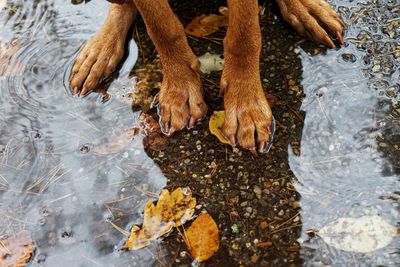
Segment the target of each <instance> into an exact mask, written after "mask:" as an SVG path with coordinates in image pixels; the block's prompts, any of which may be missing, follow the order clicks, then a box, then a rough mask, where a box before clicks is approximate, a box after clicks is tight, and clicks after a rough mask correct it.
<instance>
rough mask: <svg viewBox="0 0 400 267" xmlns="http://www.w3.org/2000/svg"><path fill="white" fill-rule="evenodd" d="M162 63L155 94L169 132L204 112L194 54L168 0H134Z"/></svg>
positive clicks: (204, 107)
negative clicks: (157, 91) (159, 79)
mask: <svg viewBox="0 0 400 267" xmlns="http://www.w3.org/2000/svg"><path fill="white" fill-rule="evenodd" d="M134 3H135V4H136V7H137V8H138V10H139V12H140V14H141V15H142V17H143V20H144V22H145V24H146V28H147V32H148V34H149V36H150V38H151V40H152V41H153V43H154V45H155V47H156V49H157V51H158V53H159V54H160V60H161V64H162V67H163V72H164V77H163V82H162V84H161V87H160V93H159V95H158V103H159V105H160V109H161V114H160V116H161V120H160V122H161V126H162V128H163V130H164V132H165V133H166V134H168V135H171V134H172V133H174V132H175V131H176V130H180V129H182V128H183V127H184V126H185V125H187V126H188V127H189V128H191V127H193V126H194V124H195V123H196V122H197V121H198V120H200V119H201V118H203V117H204V116H205V114H206V112H207V106H206V104H205V103H204V100H203V95H202V88H201V83H200V68H199V62H198V60H197V57H196V56H195V55H194V53H193V51H192V50H191V48H190V47H189V44H188V41H187V39H186V35H185V32H184V28H183V26H182V24H181V23H180V22H179V20H178V18H177V17H176V16H175V14H174V13H173V11H172V9H171V8H170V6H169V4H168V0H134Z"/></svg>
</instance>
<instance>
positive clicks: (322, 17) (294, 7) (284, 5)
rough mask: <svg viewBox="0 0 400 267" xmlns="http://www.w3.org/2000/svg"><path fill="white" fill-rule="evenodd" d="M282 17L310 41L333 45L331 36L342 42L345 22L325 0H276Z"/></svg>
mask: <svg viewBox="0 0 400 267" xmlns="http://www.w3.org/2000/svg"><path fill="white" fill-rule="evenodd" d="M277 2H278V5H279V7H280V10H281V14H282V17H283V18H284V20H285V21H286V22H287V23H289V24H290V25H291V26H292V27H293V28H295V30H296V31H297V32H298V33H299V34H301V35H303V36H305V37H307V38H308V39H311V40H312V41H314V42H316V43H319V44H325V45H327V46H329V47H332V48H333V47H335V45H334V43H333V41H332V39H331V37H333V38H336V39H337V40H338V42H339V43H340V44H343V37H342V34H343V30H344V28H345V26H346V24H345V23H344V22H343V20H342V19H341V18H340V17H339V15H338V14H337V13H336V12H335V10H333V8H332V7H331V6H330V5H329V4H328V3H327V2H326V1H325V0H277Z"/></svg>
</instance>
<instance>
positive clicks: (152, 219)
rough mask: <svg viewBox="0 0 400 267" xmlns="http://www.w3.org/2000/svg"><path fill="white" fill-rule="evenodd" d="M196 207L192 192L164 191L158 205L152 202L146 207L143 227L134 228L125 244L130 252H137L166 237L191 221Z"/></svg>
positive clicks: (182, 190) (181, 190) (183, 190)
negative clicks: (172, 230) (176, 228)
mask: <svg viewBox="0 0 400 267" xmlns="http://www.w3.org/2000/svg"><path fill="white" fill-rule="evenodd" d="M195 206H196V199H195V198H194V197H193V196H192V191H191V190H190V189H189V188H188V187H186V188H177V189H175V190H174V191H173V192H172V193H170V192H169V191H168V190H166V189H164V190H163V191H162V192H161V195H160V198H159V199H158V201H157V204H156V205H154V203H153V202H152V201H151V200H150V201H148V202H147V204H146V206H145V207H144V219H143V225H142V227H141V228H140V227H138V226H136V225H135V226H134V227H133V228H132V230H131V236H130V237H129V239H128V240H127V241H126V242H125V247H126V248H127V249H129V250H136V249H140V248H143V247H146V246H148V245H149V244H150V243H151V241H153V240H155V239H157V238H159V237H161V236H163V235H165V234H166V233H168V232H169V231H171V229H172V228H173V227H178V226H181V225H182V224H184V223H185V222H186V221H187V220H189V219H190V218H191V217H192V215H193V213H194V207H195Z"/></svg>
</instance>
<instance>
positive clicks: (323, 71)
mask: <svg viewBox="0 0 400 267" xmlns="http://www.w3.org/2000/svg"><path fill="white" fill-rule="evenodd" d="M335 3H337V5H338V7H339V10H341V13H342V16H343V17H344V18H345V21H346V23H348V24H349V25H350V26H349V27H348V29H347V31H346V43H345V45H344V46H343V47H341V48H340V49H336V50H328V51H327V52H326V53H323V54H319V55H310V54H309V53H307V52H305V51H304V50H301V51H300V57H301V61H302V66H303V81H302V86H303V88H304V92H305V94H306V98H305V100H304V101H303V104H302V107H301V109H302V110H304V111H305V112H306V118H305V121H304V128H303V134H302V140H301V155H300V156H295V155H294V154H293V153H290V150H291V149H289V155H290V156H289V163H290V168H291V169H292V171H293V173H294V175H295V176H296V177H297V179H298V183H297V185H296V186H295V187H296V189H297V190H298V191H299V193H300V194H301V196H302V198H301V207H302V212H301V215H302V222H303V229H302V230H303V231H302V232H303V235H302V237H301V239H300V242H301V243H302V246H303V249H302V255H303V257H304V259H305V263H306V265H309V266H317V265H318V264H328V265H334V266H345V265H347V266H348V265H352V266H360V265H366V266H370V265H382V266H395V265H398V264H399V263H400V255H399V250H398V248H399V247H400V238H399V237H398V236H397V237H395V238H394V240H393V241H392V242H390V244H389V245H388V246H387V247H385V248H382V249H380V250H377V251H374V252H370V253H368V254H363V253H350V252H344V251H342V250H340V249H335V248H333V247H331V246H327V245H326V244H324V242H322V241H321V240H320V239H318V238H311V239H310V238H309V237H308V236H307V235H306V234H305V232H306V230H308V229H321V228H322V227H323V226H325V225H326V224H328V223H330V222H333V221H335V220H336V219H339V218H343V217H354V218H359V217H362V216H365V215H369V216H371V215H378V216H380V217H381V218H382V219H384V220H385V221H387V222H388V223H390V224H391V225H392V226H398V225H399V224H400V216H399V211H400V210H399V197H400V182H399V180H400V176H399V175H400V172H399V162H400V161H399V157H398V156H399V153H400V152H399V125H400V124H399V123H400V113H399V112H398V111H399V110H398V108H399V100H400V98H399V88H400V87H399V86H400V79H399V77H400V76H399V74H400V72H399V67H400V61H399V56H400V53H399V48H400V45H399V31H398V29H399V26H397V29H395V28H393V27H392V28H391V29H390V30H389V31H387V29H388V28H389V27H390V25H391V24H393V23H394V22H396V21H397V23H399V21H400V20H399V5H398V4H399V3H398V1H372V2H370V1H368V2H367V1H357V2H351V1H335ZM396 4H397V6H396ZM396 8H397V12H396ZM396 51H397V52H396ZM396 109H397V111H396ZM382 148H384V149H382ZM391 154H395V155H397V157H393V156H391Z"/></svg>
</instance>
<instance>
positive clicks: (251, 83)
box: [221, 71, 272, 155]
mask: <svg viewBox="0 0 400 267" xmlns="http://www.w3.org/2000/svg"><path fill="white" fill-rule="evenodd" d="M224 72H225V71H224ZM227 73H230V75H223V78H222V79H221V89H222V90H223V93H224V106H225V122H224V124H223V126H222V133H223V134H224V135H225V137H227V138H228V139H229V140H230V142H231V143H232V144H233V145H234V144H236V143H238V144H239V145H240V146H241V147H243V148H245V149H248V150H250V152H251V153H252V154H253V155H256V154H257V152H256V151H257V148H258V150H259V151H260V152H263V151H264V148H265V147H266V145H267V143H268V141H269V140H270V138H271V136H270V135H271V124H272V112H271V108H270V106H269V104H268V101H267V99H266V97H265V94H264V91H263V89H262V85H261V81H260V79H259V77H257V75H254V76H255V77H254V78H249V77H246V78H243V75H240V74H239V75H233V73H232V72H227Z"/></svg>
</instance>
